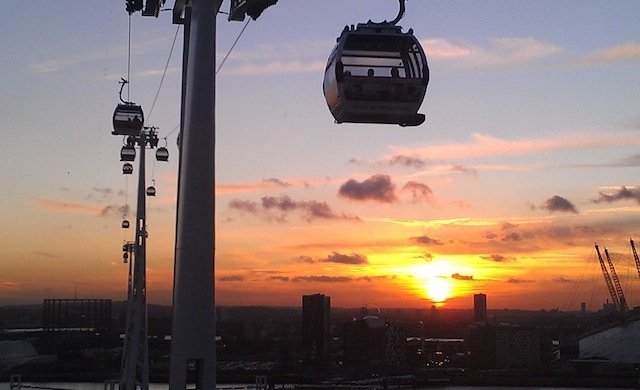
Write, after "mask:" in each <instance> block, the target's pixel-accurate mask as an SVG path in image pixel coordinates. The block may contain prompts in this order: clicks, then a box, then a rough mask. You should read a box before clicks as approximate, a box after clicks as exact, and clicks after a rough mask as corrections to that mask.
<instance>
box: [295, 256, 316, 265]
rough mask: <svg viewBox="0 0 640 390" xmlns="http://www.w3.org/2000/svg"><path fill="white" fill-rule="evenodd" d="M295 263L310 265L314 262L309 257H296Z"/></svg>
mask: <svg viewBox="0 0 640 390" xmlns="http://www.w3.org/2000/svg"><path fill="white" fill-rule="evenodd" d="M296 261H297V262H299V263H310V264H313V263H315V261H313V258H311V257H309V256H298V257H297V258H296Z"/></svg>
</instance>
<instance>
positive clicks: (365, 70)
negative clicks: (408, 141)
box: [323, 0, 429, 126]
mask: <svg viewBox="0 0 640 390" xmlns="http://www.w3.org/2000/svg"><path fill="white" fill-rule="evenodd" d="M403 15H404V0H400V13H399V14H398V16H397V17H396V19H395V20H393V21H391V22H387V21H385V22H382V23H374V22H371V21H369V22H367V23H360V24H358V25H357V27H355V28H354V27H353V26H351V27H349V26H346V27H345V28H344V30H343V31H342V34H341V35H340V37H339V38H338V39H337V44H336V46H335V47H334V49H333V51H332V52H331V54H330V55H329V59H328V61H327V66H326V68H325V75H324V83H323V91H324V95H325V99H326V101H327V105H328V106H329V110H330V111H331V114H332V115H333V117H334V118H335V121H336V122H337V123H343V122H350V123H384V124H397V125H400V126H418V125H420V124H422V123H423V122H424V120H425V116H424V114H420V113H418V110H419V109H420V106H421V105H422V101H423V100H424V96H425V94H426V92H427V85H428V83H429V67H428V65H427V57H426V55H425V53H424V50H423V49H422V46H421V45H420V42H418V40H417V39H416V37H415V36H414V35H413V30H412V29H409V30H408V31H407V32H406V33H403V32H402V27H400V26H396V23H397V22H398V21H399V20H400V19H401V18H402V16H403Z"/></svg>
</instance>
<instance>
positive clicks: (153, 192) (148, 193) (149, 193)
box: [147, 186, 156, 196]
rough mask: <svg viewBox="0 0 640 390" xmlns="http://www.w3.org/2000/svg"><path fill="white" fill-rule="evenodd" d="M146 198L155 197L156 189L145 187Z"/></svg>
mask: <svg viewBox="0 0 640 390" xmlns="http://www.w3.org/2000/svg"><path fill="white" fill-rule="evenodd" d="M147 196H156V187H154V186H149V187H147Z"/></svg>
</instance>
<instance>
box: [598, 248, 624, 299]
mask: <svg viewBox="0 0 640 390" xmlns="http://www.w3.org/2000/svg"><path fill="white" fill-rule="evenodd" d="M596 253H598V260H599V261H600V268H601V269H602V274H603V275H604V280H605V282H607V288H608V289H609V295H610V296H611V300H612V301H613V304H614V306H615V308H616V310H620V299H619V298H618V294H617V293H616V289H615V287H613V282H612V281H611V276H610V275H609V271H607V266H606V265H605V264H604V260H603V259H602V255H601V254H600V248H598V244H596Z"/></svg>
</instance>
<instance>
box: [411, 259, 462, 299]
mask: <svg viewBox="0 0 640 390" xmlns="http://www.w3.org/2000/svg"><path fill="white" fill-rule="evenodd" d="M411 273H412V275H413V276H414V277H415V281H416V290H418V291H419V292H420V294H421V295H423V296H424V297H425V298H427V299H429V300H431V301H432V302H433V303H434V304H436V306H443V305H444V303H445V302H446V300H447V299H449V298H452V297H453V296H454V293H455V291H454V290H455V289H454V285H453V281H452V279H451V275H453V274H454V273H455V270H454V267H453V266H452V264H451V263H450V262H449V261H447V260H434V261H431V262H429V263H427V264H422V265H420V266H417V267H414V268H412V269H411Z"/></svg>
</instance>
